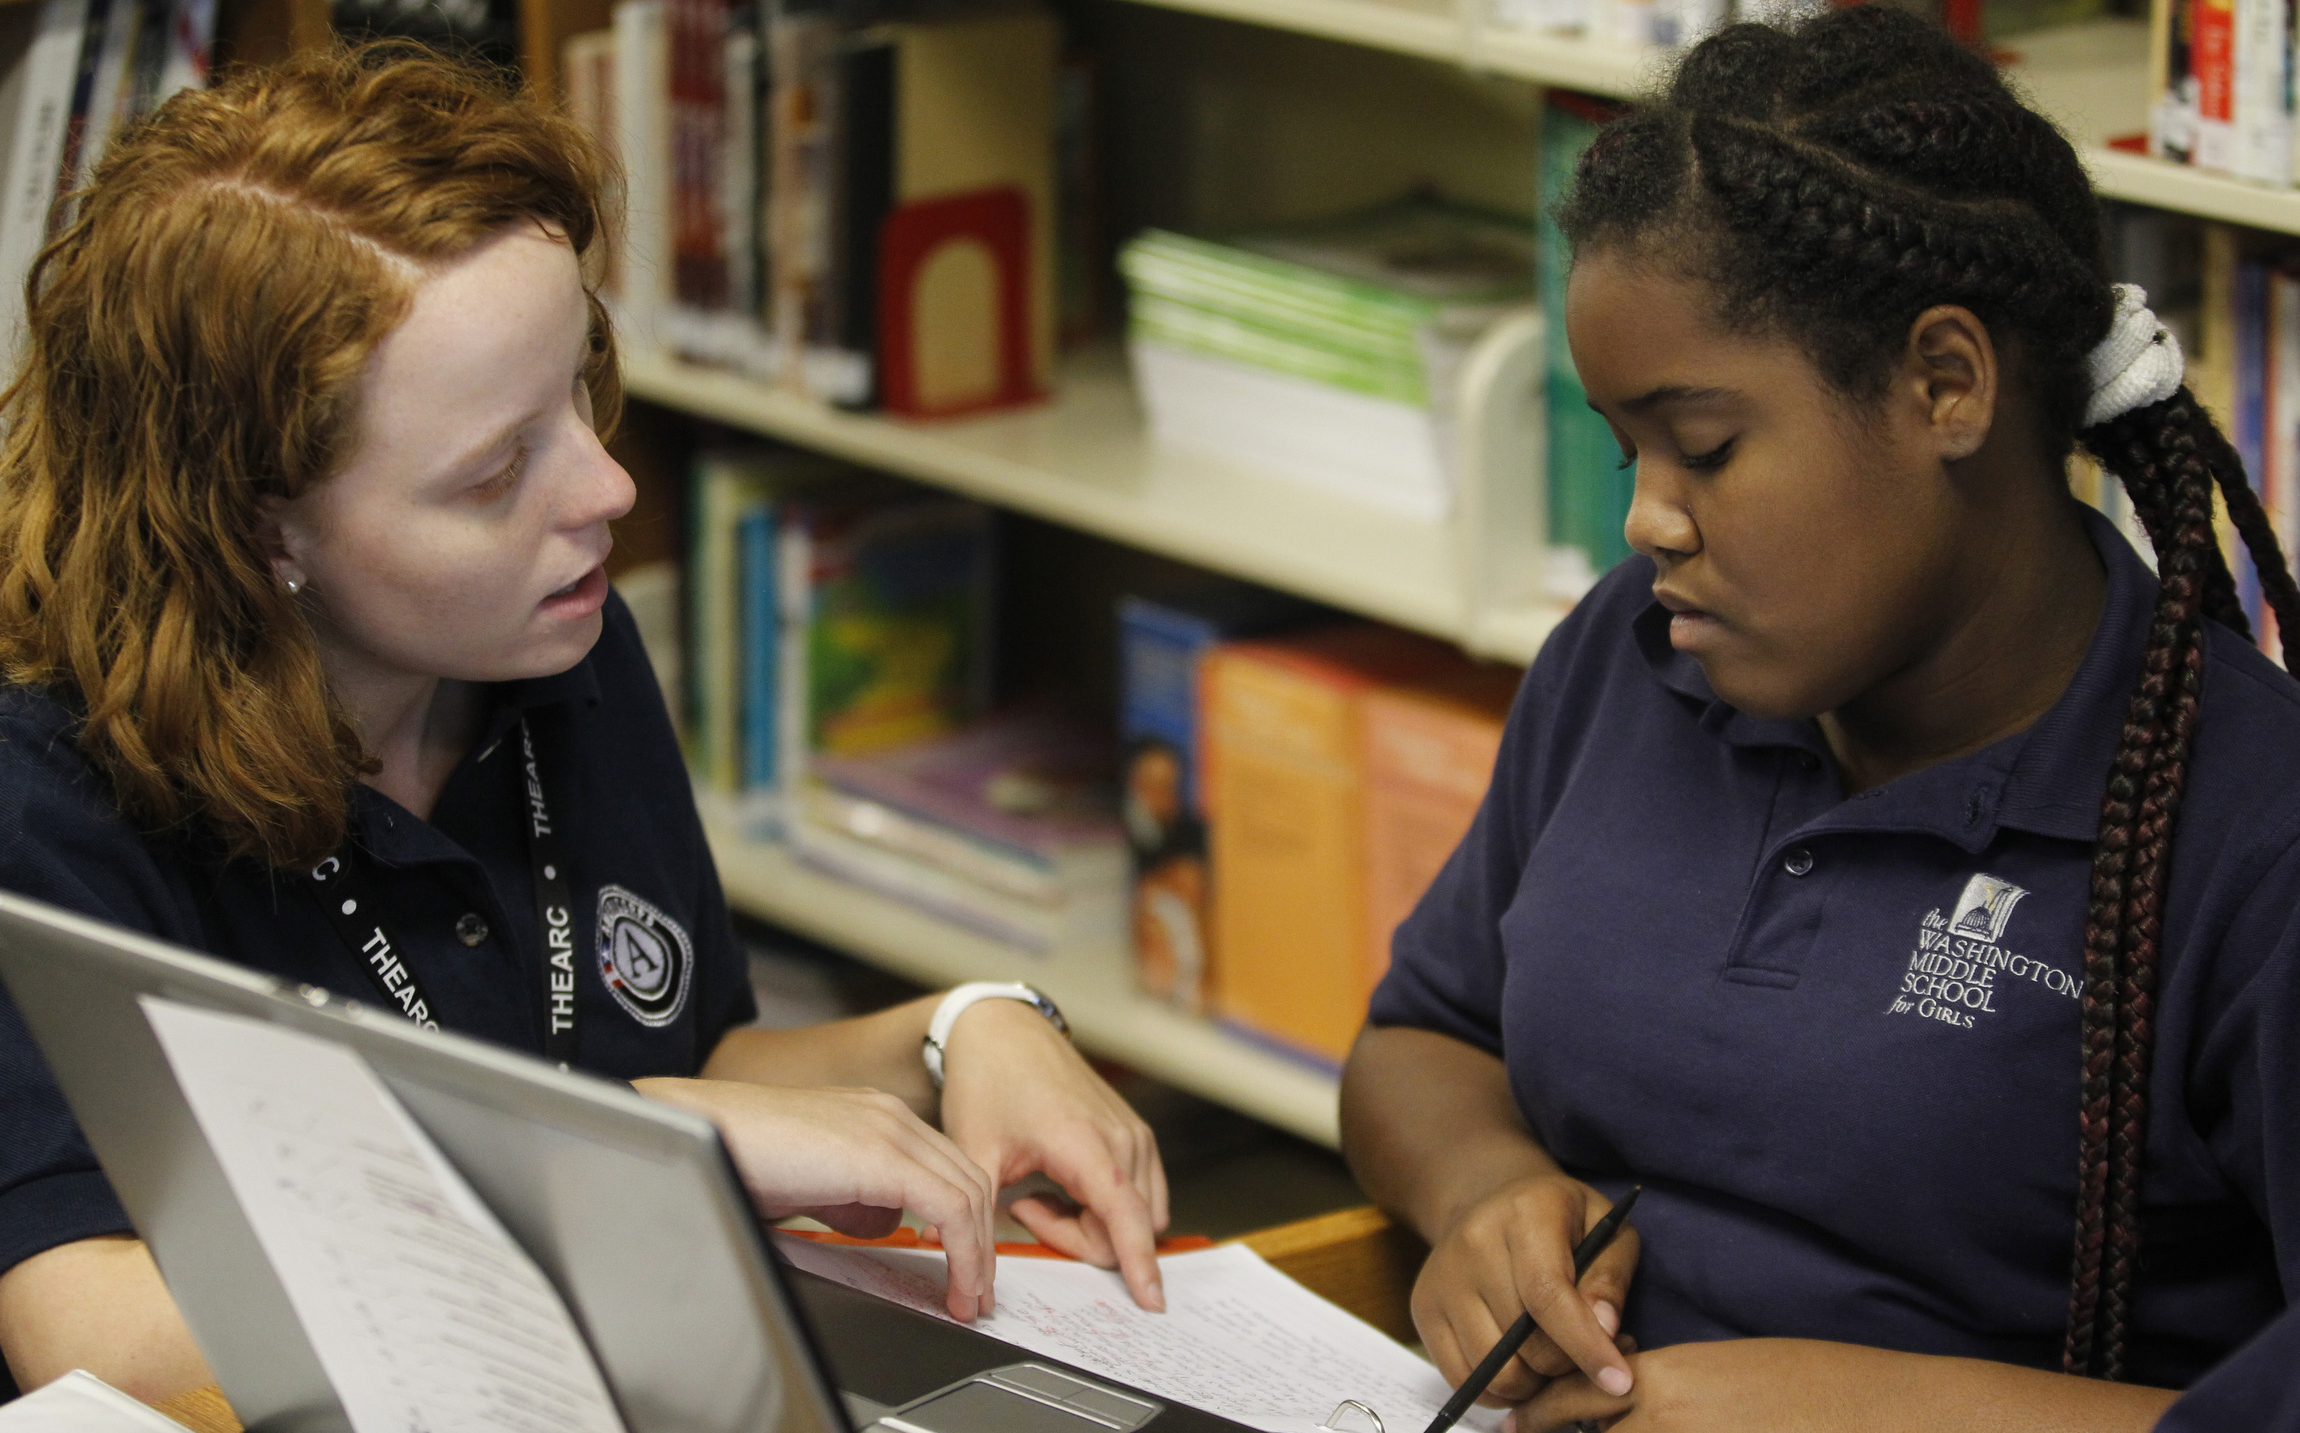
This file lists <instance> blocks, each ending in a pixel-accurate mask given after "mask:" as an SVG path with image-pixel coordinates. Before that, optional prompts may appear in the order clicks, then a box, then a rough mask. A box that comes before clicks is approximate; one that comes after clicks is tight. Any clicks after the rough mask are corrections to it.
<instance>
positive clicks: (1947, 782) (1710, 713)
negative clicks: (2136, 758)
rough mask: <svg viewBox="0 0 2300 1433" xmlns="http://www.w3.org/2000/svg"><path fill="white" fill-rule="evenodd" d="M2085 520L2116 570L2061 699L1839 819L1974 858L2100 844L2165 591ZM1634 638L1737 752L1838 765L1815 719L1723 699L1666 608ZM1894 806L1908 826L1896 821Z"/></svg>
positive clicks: (2128, 552)
mask: <svg viewBox="0 0 2300 1433" xmlns="http://www.w3.org/2000/svg"><path fill="white" fill-rule="evenodd" d="M2084 523H2085V533H2086V535H2087V536H2088V537H2090V538H2091V539H2092V545H2093V548H2094V550H2095V551H2097V552H2098V553H2099V554H2100V558H2101V565H2102V566H2103V567H2104V568H2105V569H2106V571H2107V576H2108V594H2107V598H2106V600H2105V601H2104V602H2103V603H2102V605H2101V615H2100V624H2099V626H2097V627H2096V628H2094V630H2093V634H2092V641H2091V643H2090V645H2088V646H2087V647H2086V649H2085V656H2084V661H2083V662H2082V663H2081V664H2080V665H2079V666H2078V668H2077V672H2076V676H2075V677H2074V678H2073V679H2071V680H2070V682H2069V684H2068V688H2067V690H2065V691H2063V692H2062V693H2061V696H2060V700H2059V701H2057V702H2055V703H2053V705H2052V707H2051V709H2050V710H2048V711H2047V712H2046V713H2045V714H2044V715H2043V716H2042V717H2041V718H2039V719H2038V720H2037V722H2036V724H2035V725H2034V726H2032V727H2030V728H2029V729H2028V730H2027V731H2025V732H2021V733H2018V734H2016V735H2014V736H2011V737H2008V738H2006V739H2005V740H2004V741H2001V742H1998V743H1996V744H1995V745H1993V746H1990V747H1987V748H1985V749H1983V750H1981V751H1977V752H1974V753H1972V754H1971V755H1969V756H1964V757H1959V758H1958V759H1956V760H1955V761H1949V762H1943V763H1941V764H1939V765H1938V766H1934V767H1928V768H1926V769H1925V770H1923V771H1918V772H1912V773H1910V774H1909V775H1908V776H1905V777H1903V778H1901V779H1900V780H1899V781H1894V782H1890V783H1888V784H1887V785H1885V786H1883V787H1879V788H1877V789H1876V790H1874V791H1870V792H1864V793H1862V795H1861V796H1860V797H1856V798H1853V799H1852V800H1851V801H1848V802H1847V803H1845V809H1844V810H1843V812H1842V815H1841V816H1840V817H1839V820H1841V821H1849V822H1853V823H1857V824H1859V825H1860V826H1862V827H1863V828H1864V829H1870V830H1875V829H1880V826H1883V827H1909V828H1922V829H1930V830H1935V831H1938V832H1939V833H1940V834H1942V835H1944V836H1947V837H1948V838H1949V839H1951V840H1954V841H1956V842H1957V844H1959V845H1962V846H1969V847H1971V848H1972V849H1975V850H1978V849H1981V848H1982V847H1985V846H1986V845H1987V844H1988V843H1989V841H1991V840H1993V839H1994V837H1995V834H1996V831H1997V830H1998V829H1999V828H2001V827H2007V826H2009V827H2013V828H2015V829H2017V830H2022V831H2029V832H2034V833H2036V834H2038V835H2042V836H2050V837H2055V838H2058V839H2061V840H2068V841H2086V842H2089V841H2091V840H2093V839H2094V838H2095V837H2097V836H2098V834H2099V831H2100V804H2101V799H2102V797H2103V796H2104V795H2105V794H2106V793H2107V789H2108V768H2109V763H2110V762H2111V761H2112V760H2114V759H2115V756H2116V744H2117V739H2118V737H2119V735H2120V734H2121V733H2122V731H2123V729H2124V718H2125V712H2126V709H2127V707H2128V706H2129V705H2130V704H2131V700H2132V690H2133V684H2134V683H2135V682H2136V681H2137V680H2138V677H2139V674H2140V659H2141V653H2142V649H2143V647H2144V646H2145V644H2146V641H2147V636H2148V628H2149V624H2150V621H2151V620H2152V615H2153V613H2154V612H2155V610H2156V590H2157V583H2156V576H2155V574H2154V573H2152V572H2150V571H2149V570H2148V566H2147V564H2146V563H2144V562H2142V561H2141V559H2140V555H2139V554H2138V553H2137V552H2135V551H2133V548H2132V544H2131V543H2130V542H2128V541H2127V540H2126V539H2125V536H2124V534H2123V533H2122V532H2120V531H2118V529H2117V528H2116V526H2115V525H2114V524H2112V523H2111V522H2109V521H2108V519H2107V518H2105V517H2103V516H2101V514H2100V513H2099V512H2097V511H2095V510H2094V509H2093V508H2091V507H2089V506H2087V507H2086V508H2085V509H2084ZM1634 631H1635V635H1636V639H1637V645H1638V649H1639V651H1640V652H1641V653H1642V655H1643V656H1644V658H1645V661H1646V664H1647V666H1649V667H1650V668H1651V669H1652V671H1653V675H1654V677H1655V679H1656V680H1658V681H1659V682H1660V683H1661V684H1662V685H1663V686H1664V687H1666V688H1668V689H1669V690H1670V691H1673V692H1676V693H1677V694H1679V695H1680V696H1683V697H1685V698H1687V699H1688V700H1690V701H1692V702H1695V703H1698V704H1699V705H1700V707H1701V718H1700V723H1701V729H1702V730H1703V731H1705V732H1708V733H1709V734H1711V735H1713V736H1715V737H1717V738H1718V739H1719V740H1721V741H1724V742H1726V743H1727V744H1729V745H1732V746H1746V747H1787V748H1792V749H1795V750H1801V751H1809V752H1813V753H1814V754H1816V755H1818V756H1820V757H1821V758H1822V759H1823V760H1824V761H1828V760H1830V759H1831V758H1830V757H1829V754H1828V744H1827V742H1826V741H1825V740H1824V739H1823V737H1822V736H1821V729H1820V726H1819V724H1818V723H1817V722H1814V721H1812V720H1811V719H1809V718H1808V719H1803V720H1795V721H1789V720H1773V719H1767V718H1760V717H1753V716H1750V715H1748V714H1747V713H1746V712H1741V711H1737V710H1735V709H1734V708H1733V707H1731V706H1729V705H1727V704H1726V703H1725V702H1724V701H1723V700H1721V699H1720V698H1719V697H1718V696H1717V693H1716V692H1715V691H1714V690H1713V689H1712V688H1711V687H1710V685H1709V679H1708V678H1707V677H1706V676H1704V675H1702V672H1701V664H1700V663H1699V662H1697V661H1695V660H1694V659H1693V658H1692V657H1690V656H1687V655H1686V654H1685V653H1683V652H1680V651H1678V650H1677V649H1676V648H1674V647H1672V646H1670V644H1669V612H1668V610H1667V609H1666V608H1664V607H1662V606H1661V604H1660V603H1658V602H1656V603H1653V604H1651V605H1650V606H1648V607H1647V608H1645V609H1644V610H1643V611H1642V612H1640V613H1639V614H1638V615H1637V617H1636V619H1635V623H1634ZM1976 782H1977V783H1978V784H1976ZM1872 798H1883V799H1880V800H1878V801H1877V804H1876V805H1875V806H1872V807H1868V808H1867V811H1866V812H1865V813H1864V815H1865V816H1866V819H1863V816H1859V815H1856V814H1855V812H1856V811H1860V810H1861V809H1862V808H1863V806H1864V804H1865V802H1866V801H1867V800H1869V799H1872ZM1888 808H1889V809H1890V810H1892V811H1893V812H1894V813H1896V814H1899V815H1901V817H1902V819H1892V818H1891V817H1889V816H1888V815H1887V810H1888ZM1920 813H1923V814H1920ZM1879 818H1884V819H1883V820H1882V821H1880V819H1879ZM1829 824H1832V825H1833V824H1837V822H1834V821H1833V822H1830V823H1829Z"/></svg>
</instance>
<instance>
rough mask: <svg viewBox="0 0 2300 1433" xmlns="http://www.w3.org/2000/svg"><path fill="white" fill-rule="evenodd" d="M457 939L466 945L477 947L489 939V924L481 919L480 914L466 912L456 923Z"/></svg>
mask: <svg viewBox="0 0 2300 1433" xmlns="http://www.w3.org/2000/svg"><path fill="white" fill-rule="evenodd" d="M455 938H456V939H457V940H459V941H462V942H463V943H464V944H465V945H477V944H479V943H480V942H481V941H483V940H485V939H487V922H485V921H483V920H481V919H480V918H479V912H477V911H465V912H464V913H463V915H462V917H461V918H460V919H458V920H457V921H456V922H455Z"/></svg>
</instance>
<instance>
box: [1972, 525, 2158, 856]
mask: <svg viewBox="0 0 2300 1433" xmlns="http://www.w3.org/2000/svg"><path fill="white" fill-rule="evenodd" d="M2084 519H2085V531H2086V532H2087V533H2088V534H2089V535H2090V536H2091V538H2092V545H2093V547H2094V548H2095V549H2096V550H2097V551H2098V552H2099V553H2100V560H2101V565H2102V566H2103V567H2105V568H2107V569H2108V598H2107V600H2106V601H2105V602H2103V603H2102V604H2101V610H2100V625H2099V626H2098V627H2096V628H2094V629H2093V634H2092V645H2091V646H2090V647H2088V648H2087V649H2086V650H2085V654H2084V663H2083V665H2082V666H2080V667H2078V668H2077V669H2076V676H2075V677H2074V678H2073V679H2072V680H2071V681H2070V682H2069V684H2068V690H2066V691H2064V692H2062V693H2061V696H2060V700H2059V701H2057V702H2055V703H2053V706H2052V710H2050V711H2048V712H2046V713H2045V714H2044V715H2043V716H2042V717H2041V718H2039V719H2038V721H2037V724H2036V725H2035V726H2034V727H2032V728H2031V729H2030V733H2029V740H2028V742H2027V743H2026V745H2025V746H2024V747H2023V748H2022V751H2021V755H2020V759H2019V760H2018V761H2016V762H2014V763H2013V768H2012V771H2011V773H2010V775H2009V776H2008V778H2007V779H2006V782H2005V787H2004V799H2003V801H2002V802H2000V803H1999V804H1998V806H1997V813H1996V815H1997V824H1998V825H2000V826H2012V827H2016V828H2018V829H2020V830H2023V831H2033V832H2036V833H2037V834H2039V835H2043V836H2057V837H2059V838H2061V839H2063V840H2068V841H2091V840H2093V839H2095V838H2096V837H2098V836H2099V834H2100V804H2101V801H2102V799H2103V798H2105V797H2106V796H2107V794H2108V768H2109V763H2110V762H2112V761H2114V760H2115V759H2116V744H2117V740H2118V738H2119V737H2121V736H2122V734H2123V732H2124V719H2125V714H2126V712H2127V711H2128V710H2129V709H2130V707H2131V705H2132V691H2133V687H2134V686H2135V685H2136V684H2137V683H2138V682H2139V680H2140V660H2141V656H2142V654H2143V652H2144V651H2145V650H2146V648H2147V646H2148V630H2149V627H2150V625H2151V623H2152V622H2153V621H2154V618H2155V612H2156V588H2157V584H2156V574H2155V573H2153V572H2150V571H2149V570H2148V564H2146V563H2145V562H2143V561H2141V559H2140V554H2139V553H2137V552H2135V551H2133V547H2132V544H2131V543H2130V542H2129V541H2127V540H2126V538H2125V536H2124V534H2123V533H2122V532H2120V531H2118V530H2117V528H2116V526H2115V524H2113V523H2111V522H2110V521H2109V520H2108V519H2107V518H2105V517H2103V516H2101V515H2100V514H2099V513H2098V512H2096V511H2094V510H2093V509H2092V508H2091V507H2089V506H2088V507H2086V508H2085V510H2084Z"/></svg>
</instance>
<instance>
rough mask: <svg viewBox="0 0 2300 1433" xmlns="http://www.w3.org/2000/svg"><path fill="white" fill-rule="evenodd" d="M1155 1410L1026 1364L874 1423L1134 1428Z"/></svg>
mask: <svg viewBox="0 0 2300 1433" xmlns="http://www.w3.org/2000/svg"><path fill="white" fill-rule="evenodd" d="M1157 1412H1158V1405H1156V1404H1155V1403H1149V1402H1146V1401H1144V1400H1142V1399H1139V1398H1132V1397H1128V1396H1127V1395H1125V1394H1122V1393H1119V1392H1117V1391H1116V1390H1115V1389H1109V1388H1103V1387H1100V1386H1098V1385H1095V1384H1091V1383H1088V1382H1086V1381H1085V1380H1084V1379H1080V1378H1074V1377H1072V1376H1070V1375H1068V1374H1065V1373H1059V1372H1057V1371H1055V1370H1054V1369H1050V1368H1047V1367H1045V1366H1044V1365H1042V1364H1028V1363H1024V1364H1015V1365H1012V1366H1010V1367H1007V1368H1001V1369H996V1370H993V1371H992V1372H990V1373H987V1374H983V1375H979V1376H977V1377H975V1378H972V1379H969V1380H967V1381H966V1382H964V1383H961V1384H959V1385H957V1386H956V1387H953V1388H947V1389H944V1390H942V1391H941V1392H939V1393H933V1394H929V1395H928V1396H927V1397H925V1398H922V1399H920V1400H919V1401H918V1402H916V1403H913V1404H911V1405H910V1406H909V1407H907V1408H905V1409H903V1410H902V1411H900V1412H898V1413H889V1414H886V1415H885V1416H884V1417H883V1418H882V1419H881V1420H880V1421H879V1423H878V1424H877V1425H876V1426H877V1427H880V1428H886V1429H892V1430H896V1433H1133V1430H1134V1429H1137V1428H1139V1427H1141V1426H1142V1425H1143V1424H1144V1423H1147V1422H1149V1421H1150V1419H1151V1418H1152V1417H1153V1416H1155V1415H1156V1414H1157Z"/></svg>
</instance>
